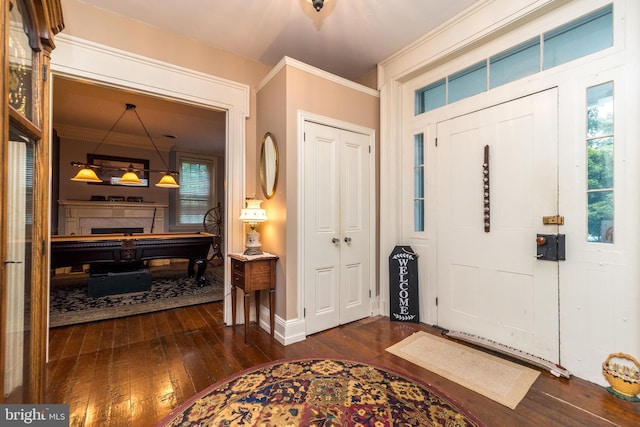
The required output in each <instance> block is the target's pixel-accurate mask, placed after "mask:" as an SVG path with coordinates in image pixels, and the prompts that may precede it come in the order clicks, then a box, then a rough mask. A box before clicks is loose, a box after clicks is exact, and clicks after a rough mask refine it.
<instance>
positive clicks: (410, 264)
mask: <svg viewBox="0 0 640 427" xmlns="http://www.w3.org/2000/svg"><path fill="white" fill-rule="evenodd" d="M389 302H390V307H389V312H390V315H389V317H390V318H391V320H395V321H398V322H413V323H419V322H420V311H419V310H420V309H419V306H418V255H417V254H415V253H414V252H413V250H412V249H411V246H396V247H395V248H394V249H393V252H391V255H389Z"/></svg>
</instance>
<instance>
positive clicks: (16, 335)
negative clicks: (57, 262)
mask: <svg viewBox="0 0 640 427" xmlns="http://www.w3.org/2000/svg"><path fill="white" fill-rule="evenodd" d="M0 19H1V20H2V25H0V32H1V33H2V39H3V43H2V47H0V58H2V60H1V62H2V73H1V75H2V91H1V93H2V94H3V95H2V96H3V102H2V104H1V106H0V110H1V112H0V115H2V120H0V133H2V143H1V144H0V165H1V167H0V175H1V176H0V186H1V187H2V188H0V258H1V259H2V261H3V262H2V263H0V369H1V373H0V403H27V402H28V403H36V404H37V403H42V401H43V398H44V387H45V380H46V378H45V366H46V362H47V360H46V354H47V353H46V349H47V320H48V311H47V310H48V298H49V289H48V283H47V281H48V278H49V270H48V268H47V264H48V259H47V248H48V245H49V212H50V211H51V209H50V196H49V185H50V182H49V179H50V168H49V155H50V145H51V129H50V126H49V123H50V120H49V118H50V115H51V112H50V107H49V105H50V86H49V82H50V80H51V76H50V73H49V63H50V55H51V51H52V50H53V48H54V43H53V36H54V34H57V33H58V32H59V31H61V30H62V29H63V28H64V23H63V20H62V7H61V5H60V0H9V1H3V2H2V8H1V9H0ZM9 207H10V208H9Z"/></svg>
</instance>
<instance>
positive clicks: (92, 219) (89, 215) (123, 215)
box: [59, 200, 168, 235]
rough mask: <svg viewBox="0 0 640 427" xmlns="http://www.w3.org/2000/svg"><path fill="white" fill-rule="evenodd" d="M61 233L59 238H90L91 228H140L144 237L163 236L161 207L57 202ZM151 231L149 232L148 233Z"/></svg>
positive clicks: (95, 202) (138, 204)
mask: <svg viewBox="0 0 640 427" xmlns="http://www.w3.org/2000/svg"><path fill="white" fill-rule="evenodd" d="M59 204H60V206H61V207H62V208H64V218H65V221H64V230H60V232H61V233H60V234H66V235H74V234H91V229H92V228H118V227H142V228H143V229H144V232H145V233H163V232H164V230H165V227H164V218H165V209H166V208H167V207H168V205H166V204H162V203H148V202H147V203H145V202H101V201H87V200H60V201H59ZM152 228H153V229H152Z"/></svg>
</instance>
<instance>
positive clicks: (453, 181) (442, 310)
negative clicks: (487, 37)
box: [436, 89, 559, 362]
mask: <svg viewBox="0 0 640 427" xmlns="http://www.w3.org/2000/svg"><path fill="white" fill-rule="evenodd" d="M557 99H558V95H557V90H556V89H551V90H547V91H544V92H540V93H537V94H534V95H530V96H527V97H524V98H520V99H516V100H513V101H511V102H508V103H505V104H501V105H497V106H494V107H491V108H487V109H484V110H481V111H477V112H474V113H470V114H466V115H463V116H460V117H456V118H454V119H451V120H447V121H444V122H441V123H438V125H437V138H438V147H437V149H436V151H437V163H438V164H437V168H438V169H437V170H438V173H437V181H438V184H437V188H438V190H437V192H438V194H437V197H438V208H437V210H438V227H437V232H438V253H437V256H438V324H439V326H441V327H443V328H446V329H450V330H457V331H464V332H467V333H471V334H474V335H478V336H481V337H484V338H488V339H491V340H494V341H497V342H499V343H501V344H505V345H508V346H510V347H513V348H517V349H519V350H522V351H525V352H527V353H531V354H534V355H536V356H539V357H542V358H545V359H547V360H550V361H555V362H558V358H559V325H558V263H557V262H553V261H542V260H538V259H537V258H536V235H537V233H541V234H555V233H557V232H558V227H557V226H554V225H543V222H542V217H543V216H555V215H557V214H558V135H557V134H558V126H557V123H558V111H557ZM485 146H487V147H488V148H487V150H488V155H489V162H488V168H487V169H488V173H487V174H486V175H488V177H489V180H488V182H487V183H486V184H487V185H489V188H488V189H485V187H484V185H485V182H484V181H483V178H484V176H486V175H485V174H484V172H483V171H484V169H485V168H484V167H483V166H484V163H485V158H484V152H485ZM487 190H488V191H487ZM485 193H488V194H485ZM485 197H488V202H489V203H488V204H485ZM485 207H488V210H486V211H485ZM485 215H488V218H485ZM485 219H486V220H488V222H489V229H488V231H485Z"/></svg>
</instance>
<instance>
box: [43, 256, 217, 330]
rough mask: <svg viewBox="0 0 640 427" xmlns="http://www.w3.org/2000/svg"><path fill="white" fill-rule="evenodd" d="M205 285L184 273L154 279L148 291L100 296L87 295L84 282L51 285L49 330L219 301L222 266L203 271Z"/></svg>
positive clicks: (82, 280) (85, 280)
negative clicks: (70, 284)
mask: <svg viewBox="0 0 640 427" xmlns="http://www.w3.org/2000/svg"><path fill="white" fill-rule="evenodd" d="M205 277H206V279H207V280H206V284H205V285H204V286H200V285H199V284H198V283H197V282H196V279H195V278H189V277H186V273H185V271H180V272H179V273H178V274H169V275H167V274H165V275H163V276H158V277H154V275H153V274H152V280H151V289H150V290H148V291H141V292H129V293H122V294H116V295H107V296H101V297H91V296H89V295H88V292H87V284H86V283H87V279H86V278H84V279H81V280H79V281H78V283H76V284H75V285H74V286H52V287H51V292H50V303H49V327H52V328H53V327H57V326H66V325H73V324H78V323H86V322H94V321H96V320H105V319H114V318H118V317H125V316H131V315H135V314H142V313H151V312H154V311H160V310H168V309H172V308H178V307H186V306H189V305H195V304H203V303H208V302H215V301H222V300H223V299H224V271H223V268H222V267H212V268H207V269H206V270H205Z"/></svg>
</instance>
